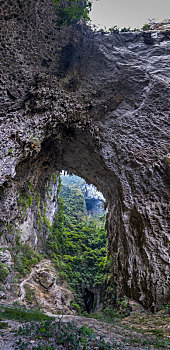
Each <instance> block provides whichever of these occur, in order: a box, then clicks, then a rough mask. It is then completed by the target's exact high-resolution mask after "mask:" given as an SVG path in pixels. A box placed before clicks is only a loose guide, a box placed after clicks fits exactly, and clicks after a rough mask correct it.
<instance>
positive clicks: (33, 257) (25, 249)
mask: <svg viewBox="0 0 170 350" xmlns="http://www.w3.org/2000/svg"><path fill="white" fill-rule="evenodd" d="M11 255H12V258H13V261H14V269H15V270H16V271H17V272H18V273H19V274H20V275H22V276H26V275H27V274H28V273H29V272H30V271H31V268H32V267H34V266H35V265H36V264H38V262H39V261H40V260H41V259H42V257H41V255H40V254H38V253H37V252H36V251H34V250H33V249H32V248H31V247H30V246H29V245H28V244H23V243H21V241H20V237H19V236H16V246H15V247H12V249H11Z"/></svg>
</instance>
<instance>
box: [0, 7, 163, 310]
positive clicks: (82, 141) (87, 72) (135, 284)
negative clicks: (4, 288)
mask: <svg viewBox="0 0 170 350" xmlns="http://www.w3.org/2000/svg"><path fill="white" fill-rule="evenodd" d="M16 9H17V11H18V13H19V16H18V17H17V18H16V17H15V14H16ZM3 11H4V22H3V28H2V37H3V47H2V49H3V50H2V55H3V56H2V58H4V57H5V58H6V60H5V62H4V65H3V67H2V81H3V96H2V100H3V116H2V125H1V127H2V141H1V145H0V152H1V160H0V162H1V163H0V164H1V178H0V184H1V186H2V187H1V191H0V195H1V197H0V200H1V204H0V205H1V213H0V220H1V222H0V224H1V232H2V235H1V237H0V240H1V244H2V245H8V244H12V242H13V241H14V228H15V227H16V226H17V225H18V226H17V227H18V229H21V230H22V237H23V239H27V238H28V239H29V241H30V243H31V244H32V246H37V247H38V240H37V233H36V232H38V230H39V229H38V226H37V222H38V223H39V224H40V225H41V227H42V231H41V232H42V242H41V243H39V244H40V245H42V244H44V243H43V242H44V241H45V240H46V233H45V230H44V229H43V219H44V215H45V214H43V217H42V215H40V212H39V211H40V207H41V206H43V204H42V202H43V201H44V200H45V201H47V199H48V195H47V191H46V189H47V187H51V190H50V188H49V189H48V192H49V194H50V191H52V195H51V202H49V205H48V207H46V214H47V215H46V217H47V216H48V211H49V212H52V207H53V208H54V201H53V199H54V197H55V190H54V186H53V182H52V181H51V180H50V176H51V174H52V173H56V171H61V170H62V169H65V170H67V171H68V172H70V173H74V174H76V175H78V176H81V177H83V178H84V179H85V180H86V182H87V183H88V182H89V183H92V184H93V185H94V186H96V188H97V189H98V190H99V191H100V192H102V193H103V195H104V197H105V198H106V200H107V202H108V214H107V232H108V242H109V244H108V250H109V254H111V255H112V258H113V262H114V263H113V276H114V279H115V285H116V288H117V292H118V293H119V294H121V293H125V294H126V295H127V296H129V297H130V298H134V299H135V300H137V301H139V302H140V303H142V304H143V305H144V306H146V307H147V308H151V309H153V310H154V309H155V308H156V307H157V306H159V304H160V303H162V302H166V301H167V300H168V298H169V280H168V275H169V270H168V263H169V255H168V222H169V221H168V220H169V134H168V131H167V130H169V129H168V128H169V119H168V117H169V115H168V108H167V106H168V105H169V86H168V77H167V72H168V71H169V66H168V60H167V52H168V45H169V40H168V36H169V34H168V33H167V32H166V31H163V32H158V33H157V35H156V36H155V35H154V36H153V41H152V45H148V44H147V43H146V42H145V41H144V39H143V34H142V33H122V34H120V35H114V34H106V35H105V34H104V35H101V33H93V32H92V31H90V30H89V29H88V28H85V27H84V26H77V25H76V26H73V27H72V26H71V27H69V28H63V29H61V30H60V31H59V30H58V28H57V26H56V17H55V11H54V8H53V6H52V4H51V5H50V2H49V1H46V0H45V1H43V2H39V3H38V4H37V2H35V1H34V0H30V1H29V3H27V2H24V5H23V7H22V9H19V7H18V2H17V1H13V2H12V6H11V4H10V2H9V4H6V2H3ZM67 52H68V53H69V60H68V57H67ZM14 58H15V59H14ZM63 60H64V61H63ZM35 141H36V142H35ZM39 197H40V200H39ZM23 202H24V203H23ZM21 207H22V210H21ZM43 210H44V209H43V207H42V212H43ZM38 213H39V214H38ZM43 213H44V212H43ZM37 215H39V216H38V217H37ZM47 219H48V217H47ZM11 225H12V226H11ZM28 233H29V237H28ZM24 237H25V238H24Z"/></svg>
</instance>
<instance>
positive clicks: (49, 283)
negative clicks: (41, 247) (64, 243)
mask: <svg viewBox="0 0 170 350" xmlns="http://www.w3.org/2000/svg"><path fill="white" fill-rule="evenodd" d="M16 300H17V301H18V302H19V303H20V304H21V305H25V306H27V307H28V306H29V307H37V306H38V307H41V309H42V310H44V311H48V312H51V313H53V314H57V313H63V314H73V310H72V307H71V304H70V303H71V301H72V300H73V294H72V292H71V291H70V290H69V288H68V286H67V284H66V282H62V281H61V280H60V278H59V276H58V274H57V276H56V269H55V267H54V266H53V264H52V263H51V262H50V261H49V260H43V261H41V263H40V264H38V265H37V266H36V267H35V268H34V269H32V271H31V273H30V274H29V275H28V277H27V278H26V279H24V280H23V281H22V283H21V284H20V296H19V298H18V299H16Z"/></svg>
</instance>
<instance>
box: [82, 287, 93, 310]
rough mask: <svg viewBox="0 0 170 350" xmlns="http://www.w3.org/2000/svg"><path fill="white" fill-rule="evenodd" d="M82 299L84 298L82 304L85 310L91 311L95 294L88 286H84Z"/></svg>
mask: <svg viewBox="0 0 170 350" xmlns="http://www.w3.org/2000/svg"><path fill="white" fill-rule="evenodd" d="M83 300H84V305H85V308H86V311H87V312H88V313H90V312H91V311H93V308H94V300H95V294H94V292H92V291H91V290H89V289H88V288H85V290H84V294H83Z"/></svg>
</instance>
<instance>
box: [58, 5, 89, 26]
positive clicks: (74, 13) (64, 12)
mask: <svg viewBox="0 0 170 350" xmlns="http://www.w3.org/2000/svg"><path fill="white" fill-rule="evenodd" d="M53 3H54V5H55V10H56V13H57V17H58V20H57V24H58V26H62V25H69V24H75V23H77V22H79V21H80V19H81V20H83V21H84V22H87V21H88V20H89V12H90V10H91V6H92V3H91V1H89V0H53Z"/></svg>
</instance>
